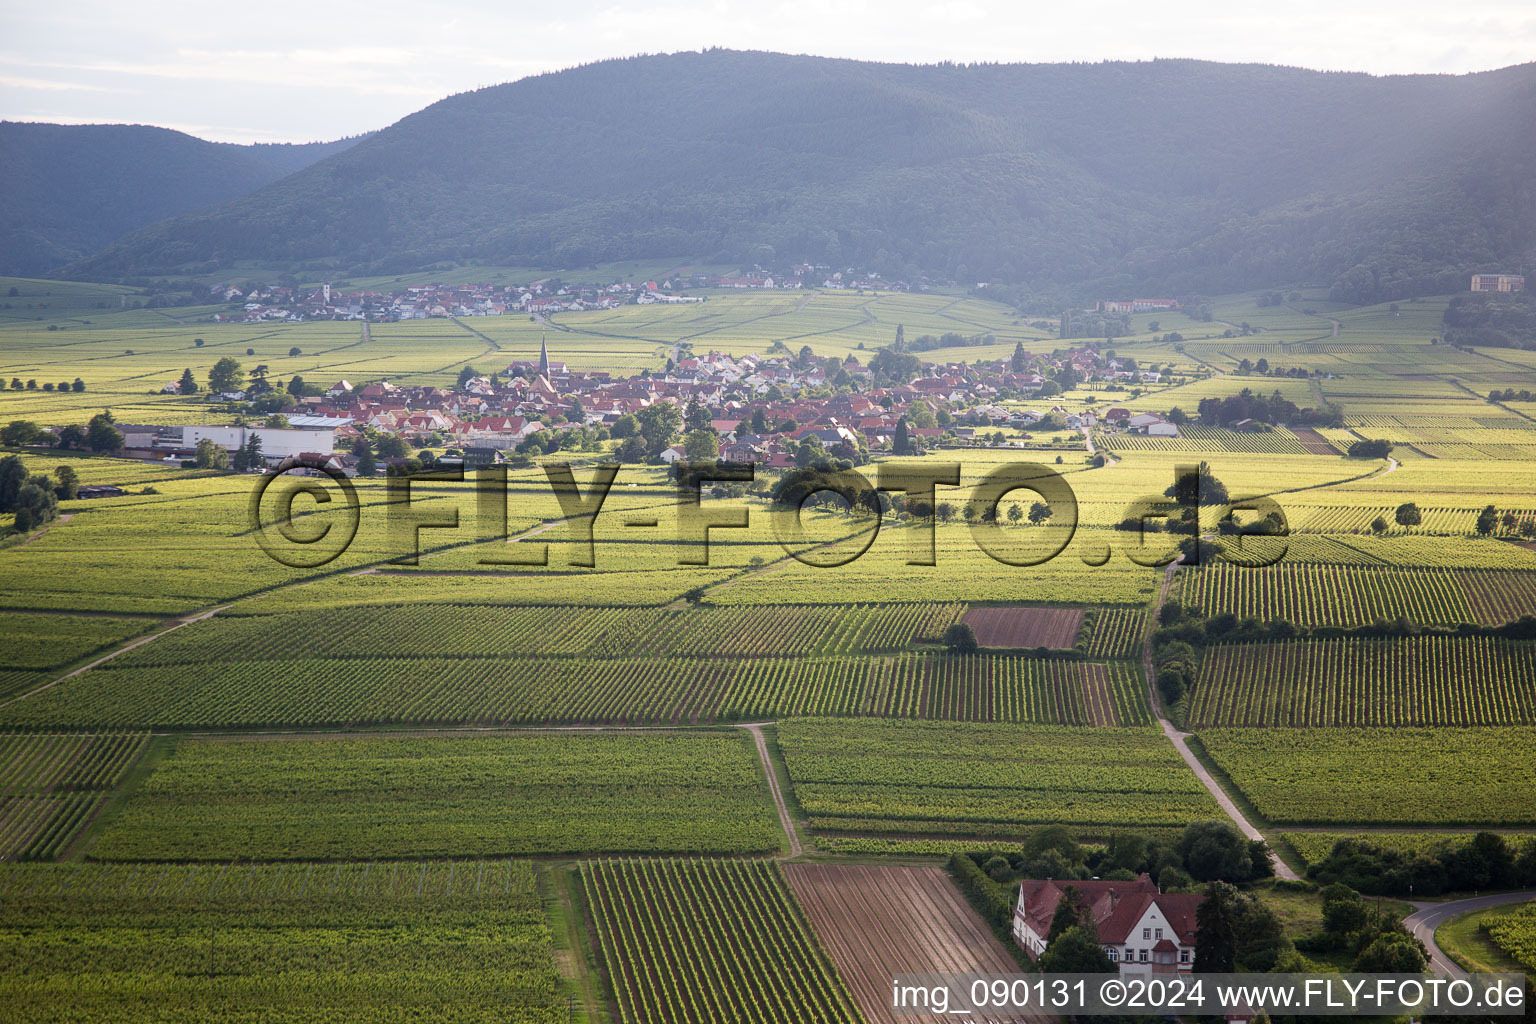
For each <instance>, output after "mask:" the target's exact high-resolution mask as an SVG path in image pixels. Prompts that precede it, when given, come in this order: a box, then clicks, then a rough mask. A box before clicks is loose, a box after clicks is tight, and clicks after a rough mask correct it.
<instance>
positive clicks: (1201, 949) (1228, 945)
mask: <svg viewBox="0 0 1536 1024" xmlns="http://www.w3.org/2000/svg"><path fill="white" fill-rule="evenodd" d="M1236 895H1237V890H1236V889H1234V888H1233V887H1232V886H1230V885H1228V884H1227V883H1226V882H1212V883H1211V884H1210V885H1207V886H1206V887H1205V898H1204V899H1202V900H1201V901H1200V908H1199V909H1198V910H1196V911H1195V973H1196V974H1231V973H1232V971H1233V969H1234V965H1235V964H1236V962H1237V934H1236V930H1235V928H1234V927H1233V922H1232V916H1233V915H1232V901H1233V899H1234V898H1235V897H1236Z"/></svg>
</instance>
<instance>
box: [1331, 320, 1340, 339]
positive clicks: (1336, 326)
mask: <svg viewBox="0 0 1536 1024" xmlns="http://www.w3.org/2000/svg"><path fill="white" fill-rule="evenodd" d="M1328 322H1329V323H1330V324H1332V325H1333V334H1332V337H1335V338H1337V337H1338V336H1339V328H1340V326H1342V325H1341V324H1340V323H1339V322H1338V321H1337V320H1335V319H1334V318H1333V317H1329V318H1328Z"/></svg>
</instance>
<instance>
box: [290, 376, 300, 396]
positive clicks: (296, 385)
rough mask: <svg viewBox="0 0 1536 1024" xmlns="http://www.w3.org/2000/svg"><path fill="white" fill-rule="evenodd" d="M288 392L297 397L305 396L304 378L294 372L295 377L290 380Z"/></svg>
mask: <svg viewBox="0 0 1536 1024" xmlns="http://www.w3.org/2000/svg"><path fill="white" fill-rule="evenodd" d="M288 393H289V394H290V395H292V396H293V397H295V398H302V397H304V378H303V377H300V376H299V375H298V374H294V375H293V379H292V380H290V381H289V382H288Z"/></svg>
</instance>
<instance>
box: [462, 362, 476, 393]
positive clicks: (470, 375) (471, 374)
mask: <svg viewBox="0 0 1536 1024" xmlns="http://www.w3.org/2000/svg"><path fill="white" fill-rule="evenodd" d="M478 376H480V371H479V370H476V369H475V368H474V367H473V366H466V367H464V368H463V369H462V370H460V371H459V383H458V388H459V390H460V391H463V390H464V385H466V384H468V383H469V382H470V381H472V380H474V379H475V378H476V377H478Z"/></svg>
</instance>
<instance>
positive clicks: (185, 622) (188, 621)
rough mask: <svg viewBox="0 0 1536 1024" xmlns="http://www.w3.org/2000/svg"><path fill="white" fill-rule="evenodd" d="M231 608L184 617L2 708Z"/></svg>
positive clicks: (4, 703) (1, 704)
mask: <svg viewBox="0 0 1536 1024" xmlns="http://www.w3.org/2000/svg"><path fill="white" fill-rule="evenodd" d="M229 607H230V606H229V605H227V604H221V605H219V606H218V607H216V608H209V609H207V610H206V611H201V612H195V613H193V614H191V615H187V616H183V617H182V618H179V619H177V620H176V621H175V622H174V623H172V624H171V625H169V626H167V627H165V628H164V629H157V630H155V631H154V632H153V633H146V634H144V635H143V636H141V637H139V638H138V639H136V640H131V641H129V642H128V643H126V644H124V645H123V646H121V647H119V648H117V649H115V650H112V651H108V652H107V653H106V654H103V655H102V656H101V657H99V658H97V659H96V660H95V661H92V662H90V663H89V664H86V665H81V666H80V667H79V668H77V669H75V670H74V671H73V672H68V673H65V674H64V675H62V676H60V677H59V678H57V679H55V680H53V681H52V682H50V683H46V684H44V685H43V686H39V687H38V688H37V689H35V690H28V691H27V692H26V693H19V694H17V695H16V696H14V697H12V698H11V699H10V700H6V701H0V708H3V707H7V706H9V705H11V704H15V703H16V702H18V701H23V700H26V699H27V698H28V697H32V696H34V695H36V694H39V693H42V692H43V691H45V690H51V689H53V688H54V687H55V686H58V685H59V684H60V683H62V682H64V681H65V680H66V679H73V678H74V677H75V676H78V675H80V674H81V673H82V672H89V671H90V670H91V669H93V668H95V667H96V666H98V665H104V664H106V663H107V662H109V661H111V660H112V659H113V658H115V657H117V656H118V655H120V654H127V653H128V652H129V651H131V650H133V649H134V648H135V647H143V646H144V645H145V644H147V643H149V642H150V641H151V640H158V639H160V638H161V637H162V636H165V635H166V634H167V633H173V632H175V631H176V630H178V629H180V628H181V627H183V626H190V625H192V623H194V622H201V621H203V620H204V619H206V618H208V617H210V616H213V615H217V614H218V613H219V612H222V611H224V610H225V609H227V608H229Z"/></svg>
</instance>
